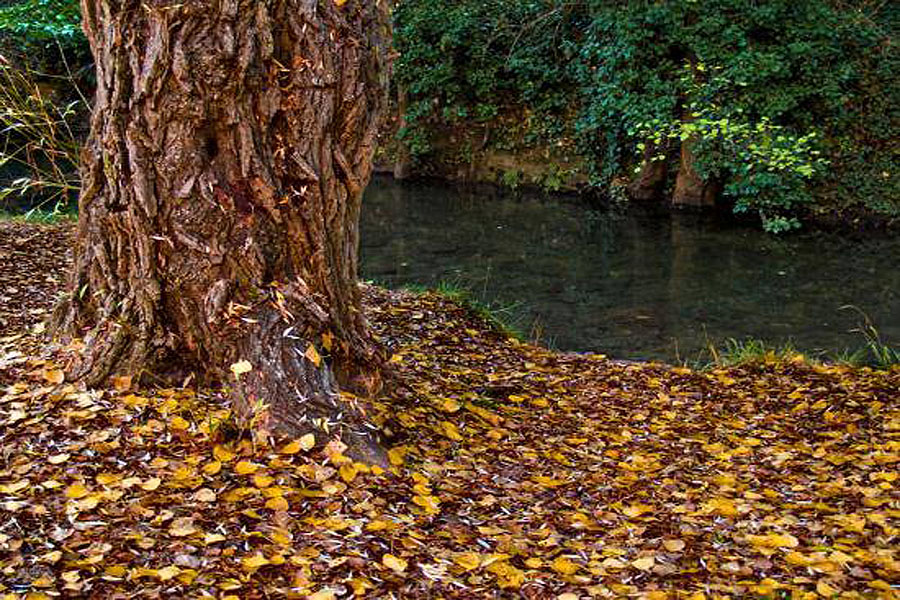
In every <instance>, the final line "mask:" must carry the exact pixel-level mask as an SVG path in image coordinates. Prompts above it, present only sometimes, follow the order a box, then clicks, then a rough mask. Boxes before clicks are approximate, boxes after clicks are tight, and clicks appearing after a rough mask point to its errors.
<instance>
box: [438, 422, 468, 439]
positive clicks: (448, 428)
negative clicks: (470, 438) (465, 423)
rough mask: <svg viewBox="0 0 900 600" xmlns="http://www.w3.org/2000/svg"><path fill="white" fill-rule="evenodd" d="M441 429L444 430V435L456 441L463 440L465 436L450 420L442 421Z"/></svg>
mask: <svg viewBox="0 0 900 600" xmlns="http://www.w3.org/2000/svg"><path fill="white" fill-rule="evenodd" d="M441 429H442V430H443V432H444V435H445V436H447V437H448V438H450V439H451V440H453V441H454V442H461V441H463V436H461V435H460V434H459V429H457V427H456V425H454V424H453V423H451V422H450V421H441Z"/></svg>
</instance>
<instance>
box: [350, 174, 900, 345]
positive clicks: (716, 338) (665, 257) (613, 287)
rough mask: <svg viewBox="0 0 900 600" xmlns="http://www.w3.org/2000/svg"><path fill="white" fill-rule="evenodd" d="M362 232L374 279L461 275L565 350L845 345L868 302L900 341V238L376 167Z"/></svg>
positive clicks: (882, 326)
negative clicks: (792, 229) (768, 230)
mask: <svg viewBox="0 0 900 600" xmlns="http://www.w3.org/2000/svg"><path fill="white" fill-rule="evenodd" d="M361 240H362V241H361V250H360V253H361V272H362V276H363V277H364V278H367V279H370V280H373V281H376V282H378V283H381V284H384V285H387V286H389V287H403V286H408V285H411V284H416V285H425V286H434V285H436V284H438V283H439V282H441V281H447V282H451V283H453V284H454V285H457V286H461V287H464V288H467V289H469V290H470V291H471V292H472V293H473V295H474V296H475V297H476V298H478V299H479V300H481V301H482V302H485V303H487V304H494V305H495V306H501V307H506V309H507V310H508V311H509V312H511V313H512V314H514V315H515V319H516V321H517V324H518V328H519V329H522V330H524V332H525V333H526V335H527V336H529V337H532V338H535V339H537V340H539V341H540V342H541V343H543V344H545V345H548V346H550V347H553V348H557V349H560V350H576V351H594V352H601V353H604V354H607V355H609V356H612V357H616V358H628V359H642V360H647V359H658V360H663V361H667V362H683V361H688V362H690V361H693V360H702V359H703V357H704V356H706V357H707V358H708V355H707V354H705V353H706V352H707V349H708V348H709V347H710V345H717V346H721V345H722V344H723V343H724V342H725V340H727V339H729V338H732V339H737V340H744V339H748V338H754V339H762V340H765V341H767V342H769V343H772V344H783V343H785V342H790V343H792V344H793V345H794V346H795V347H796V348H798V349H800V350H803V351H806V352H810V353H812V354H818V353H823V352H830V353H832V355H833V354H834V353H836V352H840V351H841V350H843V349H847V348H858V347H860V346H862V345H863V344H864V342H865V340H864V338H863V337H862V335H861V334H860V333H859V332H854V331H853V330H854V329H856V328H857V327H858V326H859V324H860V322H861V319H862V317H861V316H860V312H858V311H861V312H862V313H863V314H865V315H867V316H868V318H869V319H871V321H872V323H874V325H875V327H876V328H877V330H878V332H879V334H880V336H881V338H882V341H883V342H889V343H892V344H893V345H895V346H896V345H900V269H898V268H897V265H898V264H900V239H898V238H897V237H887V236H883V237H879V236H870V237H862V238H860V239H849V238H847V237H842V236H837V235H831V234H823V233H800V234H793V235H787V236H782V237H777V236H773V235H769V234H765V233H763V232H761V231H759V230H757V229H755V228H753V227H751V226H742V225H739V224H735V223H733V222H730V221H727V220H722V219H715V218H712V217H708V216H698V215H688V214H668V213H665V212H663V213H660V212H658V211H657V212H649V211H645V210H629V211H611V212H610V211H605V212H600V211H597V210H592V209H590V208H589V207H588V206H587V205H585V204H583V203H581V202H579V201H577V200H574V199H573V200H566V199H562V200H560V199H558V198H554V199H548V198H546V197H545V196H543V195H541V194H530V195H529V194H517V195H515V194H511V193H503V192H499V191H490V190H489V191H484V190H480V191H478V192H475V191H471V190H468V191H467V190H461V189H458V188H455V187H452V186H448V185H445V184H433V183H407V182H397V181H394V180H392V179H390V178H386V177H376V178H375V179H374V180H373V182H372V184H371V185H370V186H369V188H368V190H367V191H366V196H365V201H364V204H363V213H362V222H361ZM846 306H854V307H856V309H858V311H857V310H855V309H849V308H842V307H846Z"/></svg>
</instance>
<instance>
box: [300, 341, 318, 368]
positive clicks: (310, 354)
mask: <svg viewBox="0 0 900 600" xmlns="http://www.w3.org/2000/svg"><path fill="white" fill-rule="evenodd" d="M303 356H305V357H306V358H307V359H308V360H309V362H311V363H312V364H314V365H316V366H317V367H318V366H319V365H321V364H322V357H321V356H320V355H319V351H318V350H316V347H315V346H314V345H313V344H310V345H309V346H307V348H306V352H304V353H303Z"/></svg>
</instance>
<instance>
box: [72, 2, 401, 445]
mask: <svg viewBox="0 0 900 600" xmlns="http://www.w3.org/2000/svg"><path fill="white" fill-rule="evenodd" d="M81 8H82V15H83V20H84V23H83V24H84V31H85V33H86V35H87V38H88V41H89V43H90V46H91V50H92V52H93V55H94V58H95V61H96V68H97V92H96V99H95V103H94V108H93V116H92V122H91V133H90V137H89V139H88V142H87V144H86V148H85V152H84V160H83V166H82V190H81V198H80V216H79V223H78V235H77V245H76V250H75V269H74V273H73V275H72V278H71V282H70V292H69V295H68V298H67V300H66V301H65V302H64V303H63V304H61V305H60V307H59V308H58V310H57V312H56V316H55V330H56V331H57V332H58V334H60V335H61V336H62V337H71V336H75V337H83V338H84V344H85V345H84V349H83V351H82V353H81V356H80V357H79V360H78V361H77V364H75V365H74V367H73V368H72V370H71V373H70V376H71V377H72V378H74V379H81V380H84V381H85V382H87V384H89V385H97V384H101V383H102V382H104V381H105V380H106V379H107V378H108V377H110V376H111V375H114V374H131V375H134V376H140V375H143V374H148V373H150V374H152V375H153V376H154V378H163V379H167V380H178V379H181V378H183V377H186V376H187V375H188V374H189V373H194V374H196V375H197V376H199V377H201V378H205V379H213V380H229V379H230V380H231V382H232V384H233V385H232V386H231V387H232V389H233V399H234V405H235V407H236V409H237V410H238V412H239V413H242V414H243V415H244V416H245V417H246V416H249V415H251V414H252V415H253V418H254V422H255V423H256V424H257V427H258V431H260V432H262V433H263V434H281V435H287V436H292V437H293V436H298V435H301V434H304V433H308V432H317V433H318V434H319V435H318V439H325V438H328V437H332V436H339V437H340V438H341V439H343V440H344V441H345V442H346V443H347V444H348V445H349V446H350V450H351V453H354V454H355V455H356V456H357V457H358V458H362V459H366V460H369V461H374V462H379V461H383V453H382V452H381V450H380V449H379V447H378V445H377V443H376V441H375V440H374V438H373V436H372V432H371V431H370V429H369V428H368V427H367V426H366V423H365V420H364V413H363V406H362V404H361V403H362V401H361V400H359V399H358V396H361V397H365V396H367V395H369V394H371V393H374V392H375V391H376V390H377V389H378V388H379V387H380V383H381V379H380V367H381V364H382V356H381V353H380V351H379V348H378V346H377V344H376V343H375V341H374V340H373V338H372V336H371V334H370V332H369V329H368V327H367V324H366V320H365V317H364V315H363V313H362V310H361V304H360V303H361V299H360V291H359V288H358V285H357V246H358V218H359V210H360V202H361V195H362V191H363V188H364V187H365V186H366V184H367V182H368V179H369V176H370V173H371V168H372V156H373V150H374V142H375V135H376V130H377V126H378V119H379V115H380V113H381V107H382V103H383V102H382V100H383V87H384V86H383V81H382V79H381V76H382V73H383V72H384V69H383V67H384V61H385V60H386V56H387V44H388V42H389V34H390V32H389V27H388V25H387V23H388V21H387V18H386V10H385V8H384V6H382V5H381V3H379V2H377V1H376V0H318V1H316V0H267V1H260V0H219V1H216V2H198V1H193V0H188V1H183V0H179V1H178V2H175V1H169V0H151V1H146V0H115V1H109V0H83V1H82V5H81ZM339 388H340V389H341V390H343V391H344V392H347V393H339V392H338V389H339ZM353 394H356V395H353ZM357 395H358V396H357Z"/></svg>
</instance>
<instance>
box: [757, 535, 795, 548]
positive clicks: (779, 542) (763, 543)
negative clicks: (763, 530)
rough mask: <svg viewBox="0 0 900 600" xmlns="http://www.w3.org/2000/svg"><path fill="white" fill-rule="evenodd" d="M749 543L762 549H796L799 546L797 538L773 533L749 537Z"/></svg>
mask: <svg viewBox="0 0 900 600" xmlns="http://www.w3.org/2000/svg"><path fill="white" fill-rule="evenodd" d="M747 541H748V542H750V543H751V544H753V545H754V546H757V547H761V548H796V547H797V546H798V545H799V542H798V541H797V538H795V537H794V536H792V535H790V534H788V533H785V534H778V533H772V534H769V535H748V536H747Z"/></svg>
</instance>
